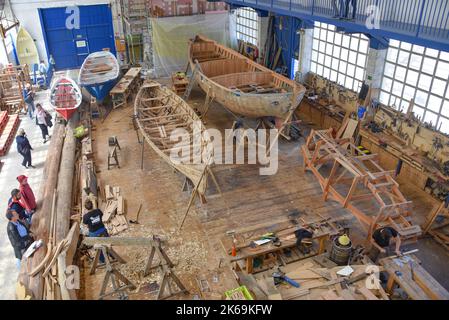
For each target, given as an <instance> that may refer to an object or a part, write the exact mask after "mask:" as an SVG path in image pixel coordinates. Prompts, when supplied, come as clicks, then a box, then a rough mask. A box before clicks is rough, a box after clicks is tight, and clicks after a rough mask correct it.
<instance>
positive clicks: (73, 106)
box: [50, 77, 82, 121]
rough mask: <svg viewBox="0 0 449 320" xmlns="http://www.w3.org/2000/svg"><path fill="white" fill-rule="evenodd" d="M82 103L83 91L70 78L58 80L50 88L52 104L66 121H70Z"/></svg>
mask: <svg viewBox="0 0 449 320" xmlns="http://www.w3.org/2000/svg"><path fill="white" fill-rule="evenodd" d="M81 102H82V94H81V89H80V88H79V86H78V85H77V84H76V82H75V81H73V80H72V79H70V78H66V77H61V78H58V79H56V80H55V81H54V82H53V84H52V86H51V88H50V104H51V106H52V107H53V109H55V110H56V112H58V113H59V114H60V115H61V116H62V117H63V118H64V119H65V120H67V121H68V120H69V119H70V118H71V117H72V116H73V115H74V114H75V112H76V111H77V109H78V107H79V106H80V105H81Z"/></svg>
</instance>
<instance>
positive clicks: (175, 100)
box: [134, 80, 213, 196]
mask: <svg viewBox="0 0 449 320" xmlns="http://www.w3.org/2000/svg"><path fill="white" fill-rule="evenodd" d="M134 112H135V119H136V123H137V126H138V129H139V131H140V133H141V134H142V136H143V137H144V139H145V141H146V142H147V143H148V144H149V145H150V147H151V148H152V149H153V150H154V151H155V152H156V153H157V154H158V155H159V156H160V157H161V158H162V159H164V160H165V161H166V162H167V163H168V164H169V165H171V166H172V167H174V168H175V169H176V170H178V171H179V172H181V173H182V174H183V175H184V176H186V177H187V178H188V179H189V180H190V181H191V182H192V183H193V184H194V185H195V186H196V189H197V190H196V191H197V192H198V194H199V195H200V196H204V193H205V191H206V187H207V176H208V174H211V173H212V171H210V168H209V164H210V163H212V156H213V152H212V151H213V144H212V142H211V140H210V136H209V134H208V133H207V131H205V127H204V125H203V123H202V122H201V119H200V118H199V117H198V115H197V114H196V113H195V112H194V111H193V110H192V108H190V106H189V105H188V104H187V103H186V102H185V101H184V100H183V99H182V98H180V97H179V96H177V95H176V94H175V93H174V92H173V91H171V90H170V89H168V88H167V87H165V86H162V85H161V84H159V83H158V82H155V81H151V80H148V81H146V82H145V83H144V84H143V85H142V87H141V88H140V90H139V92H138V94H137V96H136V101H135V106H134ZM180 129H184V130H185V133H187V134H186V135H185V136H184V137H183V140H182V141H186V139H185V138H186V136H188V138H189V141H190V142H186V143H184V142H181V141H180V140H179V141H178V140H176V141H172V140H171V137H172V134H173V133H174V132H175V130H180ZM177 132H178V133H179V132H180V131H177ZM185 147H188V148H189V149H188V150H189V151H188V152H185V151H186V149H184V148H185ZM181 149H184V150H183V151H184V153H182V152H181ZM174 153H176V154H177V156H178V158H177V159H175V157H173V154H174ZM186 153H187V154H186ZM201 159H202V160H201Z"/></svg>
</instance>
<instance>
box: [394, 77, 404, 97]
mask: <svg viewBox="0 0 449 320" xmlns="http://www.w3.org/2000/svg"><path fill="white" fill-rule="evenodd" d="M403 88H404V85H403V84H402V83H400V82H399V81H393V90H392V91H391V93H393V94H394V95H396V96H398V97H401V96H402V89H403Z"/></svg>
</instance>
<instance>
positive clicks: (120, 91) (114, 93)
mask: <svg viewBox="0 0 449 320" xmlns="http://www.w3.org/2000/svg"><path fill="white" fill-rule="evenodd" d="M140 71H142V68H140V67H135V68H131V69H129V70H128V72H127V73H126V74H125V75H124V76H123V77H122V78H121V79H120V81H119V82H118V83H117V84H116V85H115V86H114V88H112V90H111V92H110V94H111V97H112V106H113V108H114V109H116V108H118V107H120V106H122V105H124V106H125V107H127V106H128V99H129V97H130V96H131V95H132V94H133V93H135V92H137V90H139V87H140V85H141V83H142V79H141V78H140Z"/></svg>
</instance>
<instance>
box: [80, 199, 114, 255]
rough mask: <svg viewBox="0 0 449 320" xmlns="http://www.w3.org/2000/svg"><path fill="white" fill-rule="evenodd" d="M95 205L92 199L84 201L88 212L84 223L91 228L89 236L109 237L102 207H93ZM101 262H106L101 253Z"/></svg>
mask: <svg viewBox="0 0 449 320" xmlns="http://www.w3.org/2000/svg"><path fill="white" fill-rule="evenodd" d="M93 207H94V205H93V203H92V201H91V200H90V199H87V200H86V201H85V203H84V208H86V210H88V212H87V213H86V214H85V215H84V216H83V223H84V224H85V225H87V227H88V229H89V237H101V238H103V237H104V238H107V237H109V233H108V230H107V229H106V227H105V226H104V224H103V212H102V211H101V210H100V209H93ZM100 262H101V263H104V255H103V253H101V254H100Z"/></svg>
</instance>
